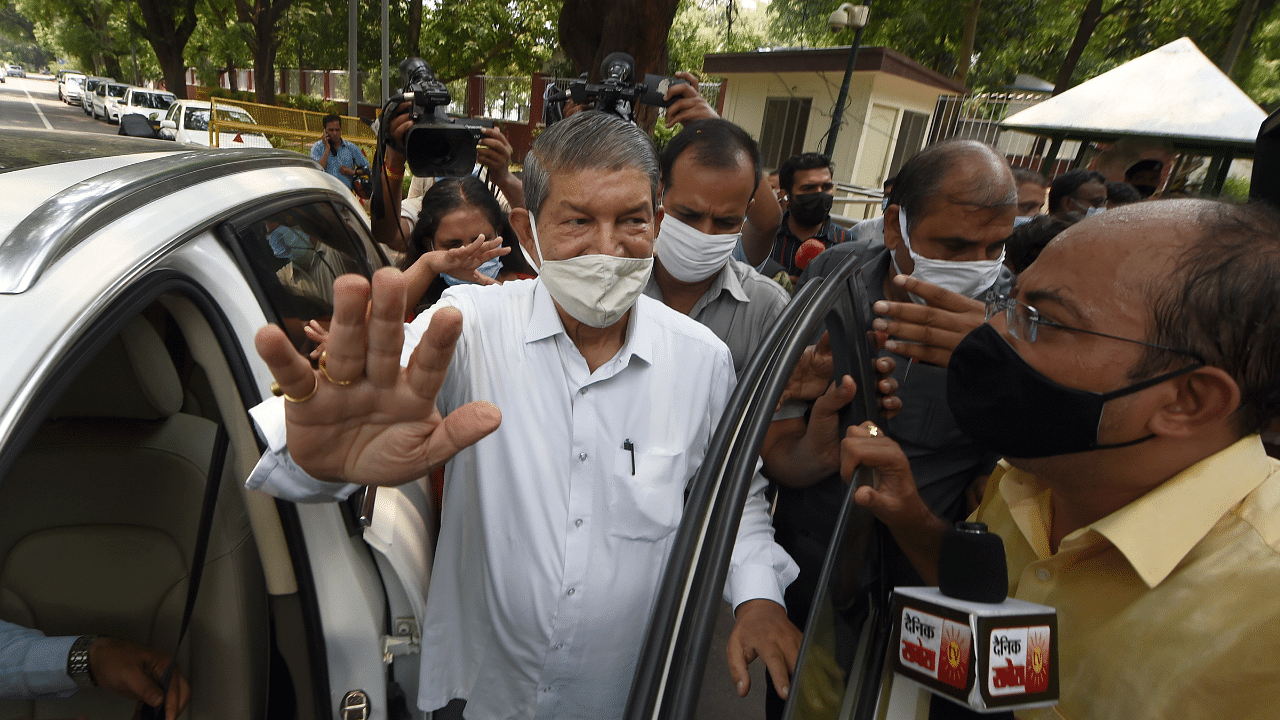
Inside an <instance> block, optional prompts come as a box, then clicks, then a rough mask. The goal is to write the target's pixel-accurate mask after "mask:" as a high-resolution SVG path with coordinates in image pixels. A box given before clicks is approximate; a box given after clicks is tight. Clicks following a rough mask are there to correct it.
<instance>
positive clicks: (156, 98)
mask: <svg viewBox="0 0 1280 720" xmlns="http://www.w3.org/2000/svg"><path fill="white" fill-rule="evenodd" d="M173 99H174V98H173V96H172V95H162V94H160V93H140V92H136V93H134V94H133V99H132V100H131V101H130V102H129V104H130V105H133V106H135V107H144V108H153V109H155V110H168V109H169V106H170V105H172V104H173Z"/></svg>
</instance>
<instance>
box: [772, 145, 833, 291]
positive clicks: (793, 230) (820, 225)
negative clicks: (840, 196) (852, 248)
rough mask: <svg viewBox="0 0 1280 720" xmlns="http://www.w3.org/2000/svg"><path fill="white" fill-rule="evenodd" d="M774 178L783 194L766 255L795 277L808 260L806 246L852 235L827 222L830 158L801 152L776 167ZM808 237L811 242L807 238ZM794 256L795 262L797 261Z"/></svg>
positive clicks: (829, 244)
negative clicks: (779, 216)
mask: <svg viewBox="0 0 1280 720" xmlns="http://www.w3.org/2000/svg"><path fill="white" fill-rule="evenodd" d="M778 181H779V184H780V185H781V186H782V190H783V191H784V192H785V193H786V195H787V212H786V213H784V214H783V217H782V226H781V227H780V228H778V238H777V240H775V241H774V244H773V252H772V253H770V255H769V257H771V258H773V259H774V260H776V261H778V263H780V264H781V265H782V267H783V268H785V269H786V271H787V273H788V274H790V275H791V276H792V277H796V276H799V275H800V273H801V272H802V271H803V270H804V268H805V267H807V266H808V261H809V260H810V259H811V257H810V255H809V252H811V251H807V248H805V249H802V246H804V245H806V243H808V245H810V246H812V247H813V248H814V250H816V251H818V252H821V251H822V250H825V249H826V248H829V247H833V246H835V245H839V244H840V243H843V242H845V241H846V240H849V239H851V238H852V235H851V234H850V233H849V231H848V230H847V229H845V228H844V227H842V226H840V225H837V224H836V223H834V222H832V221H831V204H832V202H833V201H834V200H835V182H834V181H833V177H832V174H831V161H830V160H829V159H828V158H827V156H825V155H821V154H819V153H803V154H800V155H796V156H794V157H792V158H789V159H788V160H787V161H786V162H784V163H782V167H780V168H778ZM809 240H812V241H813V242H812V243H809V242H808V241H809ZM797 255H799V256H800V257H799V263H798V264H797Z"/></svg>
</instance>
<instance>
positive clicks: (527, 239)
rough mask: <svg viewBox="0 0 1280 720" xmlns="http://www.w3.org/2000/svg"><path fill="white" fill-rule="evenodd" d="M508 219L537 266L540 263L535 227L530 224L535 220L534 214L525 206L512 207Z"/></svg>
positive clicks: (522, 245)
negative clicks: (534, 240) (535, 239)
mask: <svg viewBox="0 0 1280 720" xmlns="http://www.w3.org/2000/svg"><path fill="white" fill-rule="evenodd" d="M507 219H508V220H510V221H511V228H512V229H513V230H515V231H516V237H517V238H519V240H520V246H521V247H523V248H524V249H525V252H526V253H527V254H528V255H529V257H530V258H531V259H532V260H533V264H534V266H535V267H536V266H537V265H538V264H539V263H538V248H537V246H536V245H535V244H534V242H533V228H532V226H531V225H530V223H532V222H533V216H532V215H530V214H529V211H528V210H526V209H524V208H511V215H510V216H508V218H507Z"/></svg>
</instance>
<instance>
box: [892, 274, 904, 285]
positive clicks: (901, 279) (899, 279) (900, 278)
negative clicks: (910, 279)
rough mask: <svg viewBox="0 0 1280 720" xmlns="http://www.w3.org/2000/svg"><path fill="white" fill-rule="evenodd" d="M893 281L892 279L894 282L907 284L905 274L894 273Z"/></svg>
mask: <svg viewBox="0 0 1280 720" xmlns="http://www.w3.org/2000/svg"><path fill="white" fill-rule="evenodd" d="M893 281H894V282H895V283H897V284H899V285H906V284H907V276H906V275H894V276H893Z"/></svg>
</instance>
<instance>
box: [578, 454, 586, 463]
mask: <svg viewBox="0 0 1280 720" xmlns="http://www.w3.org/2000/svg"><path fill="white" fill-rule="evenodd" d="M578 459H579V460H581V461H583V462H586V461H587V454H586V453H578Z"/></svg>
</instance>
